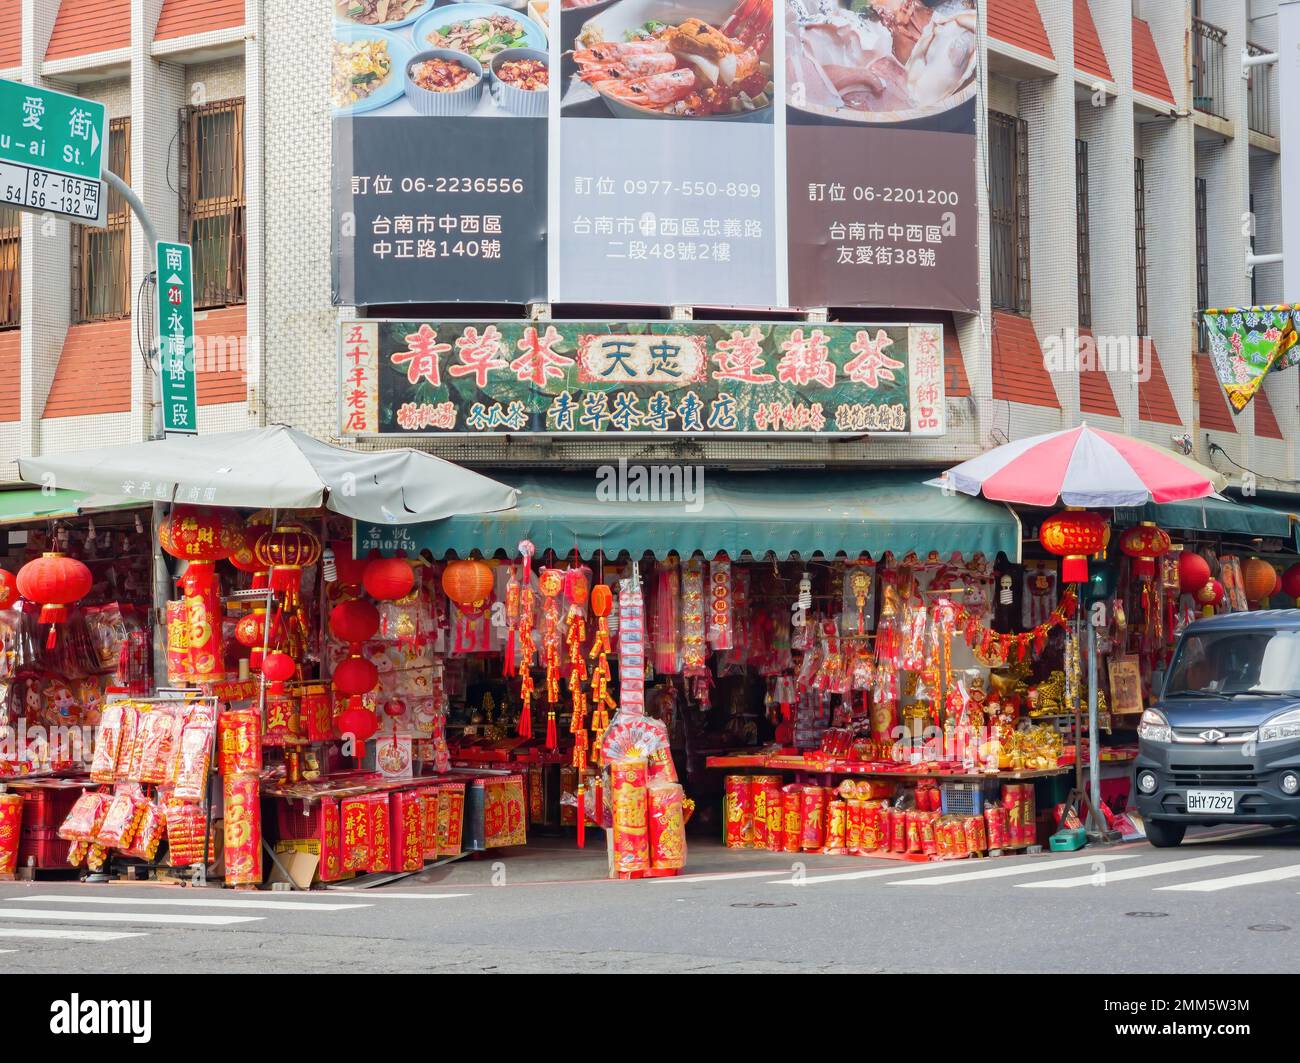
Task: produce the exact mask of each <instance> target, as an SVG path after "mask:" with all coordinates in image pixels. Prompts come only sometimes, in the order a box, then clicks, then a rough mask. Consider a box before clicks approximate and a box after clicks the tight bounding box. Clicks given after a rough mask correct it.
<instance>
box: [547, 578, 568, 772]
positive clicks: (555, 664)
mask: <svg viewBox="0 0 1300 1063" xmlns="http://www.w3.org/2000/svg"><path fill="white" fill-rule="evenodd" d="M541 588H542V653H543V655H544V663H545V665H546V704H547V710H546V748H547V749H548V750H551V751H554V750H556V749H559V748H560V740H559V734H558V732H557V730H556V726H555V706H556V705H557V704H559V701H560V645H561V635H560V594H561V593H562V592H563V590H564V573H563V572H562V571H560V570H559V569H558V568H544V569H542V575H541Z"/></svg>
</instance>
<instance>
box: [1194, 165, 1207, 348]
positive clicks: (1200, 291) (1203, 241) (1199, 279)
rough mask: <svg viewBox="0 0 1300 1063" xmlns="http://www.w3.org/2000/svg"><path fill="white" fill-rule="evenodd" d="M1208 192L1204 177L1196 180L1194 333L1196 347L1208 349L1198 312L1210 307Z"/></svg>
mask: <svg viewBox="0 0 1300 1063" xmlns="http://www.w3.org/2000/svg"><path fill="white" fill-rule="evenodd" d="M1209 200H1210V191H1209V184H1208V182H1207V181H1206V179H1205V178H1204V177H1198V178H1197V179H1196V309H1197V311H1198V313H1197V315H1196V333H1197V339H1198V347H1199V349H1200V350H1202V351H1207V350H1209V349H1210V345H1209V337H1208V336H1207V335H1206V334H1205V321H1204V319H1203V318H1202V317H1201V315H1200V313H1199V311H1201V310H1205V309H1207V308H1208V307H1209V305H1210V203H1209Z"/></svg>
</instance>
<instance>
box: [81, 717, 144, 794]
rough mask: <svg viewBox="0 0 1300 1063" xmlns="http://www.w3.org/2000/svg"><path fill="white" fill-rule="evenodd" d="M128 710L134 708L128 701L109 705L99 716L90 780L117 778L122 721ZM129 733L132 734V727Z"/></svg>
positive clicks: (109, 780)
mask: <svg viewBox="0 0 1300 1063" xmlns="http://www.w3.org/2000/svg"><path fill="white" fill-rule="evenodd" d="M128 712H129V713H130V714H131V715H134V714H135V708H134V707H133V706H131V705H130V704H128V703H121V704H117V705H109V706H108V708H106V709H105V710H104V713H103V715H102V716H101V717H100V723H99V730H98V732H97V733H96V735H95V756H94V759H93V760H92V761H91V764H90V778H91V781H92V782H97V783H110V782H112V781H113V780H114V779H116V778H117V761H118V757H119V756H121V754H122V740H123V737H124V733H125V732H124V723H123V721H124V718H125V716H126V715H127V714H128ZM131 733H132V734H133V735H134V733H135V732H134V728H132V732H131ZM128 755H129V754H128Z"/></svg>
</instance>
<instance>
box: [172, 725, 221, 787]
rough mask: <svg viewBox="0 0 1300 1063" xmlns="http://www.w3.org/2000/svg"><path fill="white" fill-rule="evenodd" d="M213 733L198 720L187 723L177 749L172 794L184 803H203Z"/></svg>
mask: <svg viewBox="0 0 1300 1063" xmlns="http://www.w3.org/2000/svg"><path fill="white" fill-rule="evenodd" d="M211 745H212V732H211V730H210V728H209V727H208V726H207V725H206V724H204V723H202V722H199V721H197V720H191V721H190V722H188V723H186V724H185V726H184V728H183V729H182V730H181V740H180V742H179V743H178V744H177V747H176V785H175V788H174V789H173V791H172V793H173V795H174V796H175V797H177V798H179V799H180V800H182V801H202V800H203V797H204V792H205V791H206V789H207V783H208V765H209V760H210V758H211V755H212V751H211Z"/></svg>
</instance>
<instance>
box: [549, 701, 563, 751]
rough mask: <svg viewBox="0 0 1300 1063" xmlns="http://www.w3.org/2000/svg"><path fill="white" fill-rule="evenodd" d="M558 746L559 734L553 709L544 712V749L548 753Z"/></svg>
mask: <svg viewBox="0 0 1300 1063" xmlns="http://www.w3.org/2000/svg"><path fill="white" fill-rule="evenodd" d="M559 748H560V736H559V734H558V733H557V729H556V726H555V713H554V711H551V712H548V713H547V714H546V750H547V752H548V753H554V752H555V751H556V750H557V749H559Z"/></svg>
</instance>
